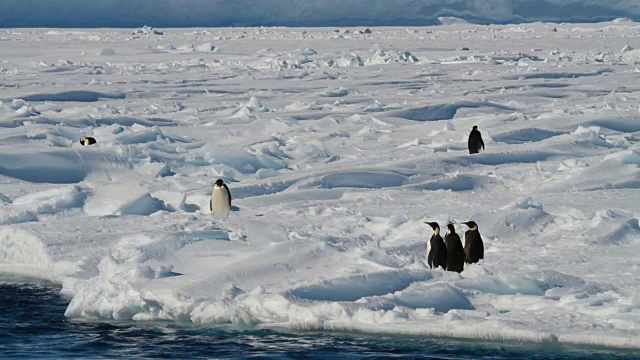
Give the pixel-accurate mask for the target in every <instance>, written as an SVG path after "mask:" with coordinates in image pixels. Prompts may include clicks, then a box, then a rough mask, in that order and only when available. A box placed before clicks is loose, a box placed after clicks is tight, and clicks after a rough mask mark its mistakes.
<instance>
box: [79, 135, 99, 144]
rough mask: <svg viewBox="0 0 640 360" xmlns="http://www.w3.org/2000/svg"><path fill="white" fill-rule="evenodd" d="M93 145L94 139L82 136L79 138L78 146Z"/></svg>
mask: <svg viewBox="0 0 640 360" xmlns="http://www.w3.org/2000/svg"><path fill="white" fill-rule="evenodd" d="M95 143H96V139H94V138H92V137H90V136H83V137H81V138H80V144H82V146H87V145H93V144H95Z"/></svg>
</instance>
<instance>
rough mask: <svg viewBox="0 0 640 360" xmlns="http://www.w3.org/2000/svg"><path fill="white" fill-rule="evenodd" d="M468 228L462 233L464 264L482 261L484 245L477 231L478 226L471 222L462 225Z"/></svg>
mask: <svg viewBox="0 0 640 360" xmlns="http://www.w3.org/2000/svg"><path fill="white" fill-rule="evenodd" d="M463 224H465V225H467V226H468V227H469V230H467V231H465V233H464V262H465V263H467V264H473V263H477V262H478V261H480V259H484V244H483V243H482V238H481V237H480V232H479V231H478V224H476V223H475V222H473V221H467V222H465V223H463Z"/></svg>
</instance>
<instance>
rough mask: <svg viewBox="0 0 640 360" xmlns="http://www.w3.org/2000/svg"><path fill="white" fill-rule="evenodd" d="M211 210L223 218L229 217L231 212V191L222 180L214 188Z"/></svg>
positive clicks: (210, 202)
mask: <svg viewBox="0 0 640 360" xmlns="http://www.w3.org/2000/svg"><path fill="white" fill-rule="evenodd" d="M209 210H211V211H213V213H214V214H216V215H218V216H223V217H227V216H229V212H231V191H229V188H228V187H227V184H225V183H224V181H223V180H222V179H218V180H216V184H215V185H214V186H213V190H212V191H211V201H209Z"/></svg>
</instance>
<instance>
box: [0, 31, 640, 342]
mask: <svg viewBox="0 0 640 360" xmlns="http://www.w3.org/2000/svg"><path fill="white" fill-rule="evenodd" d="M638 48H640V24H638V23H634V22H631V21H628V20H620V21H614V22H609V23H600V24H542V23H537V24H529V25H510V26H477V25H468V24H463V23H457V22H453V24H452V25H446V26H440V27H421V28H407V29H405V28H371V29H365V28H336V29H334V28H306V29H302V28H299V29H290V28H240V29H203V28H198V29H160V30H156V29H151V28H144V29H139V30H135V29H118V30H113V29H102V30H92V29H86V30H77V29H76V30H71V29H47V30H38V29H11V30H5V31H2V32H1V33H0V53H1V54H2V55H3V56H2V60H1V61H0V74H1V75H0V100H1V105H0V152H1V155H0V184H1V185H0V224H1V225H0V271H3V272H11V273H18V274H25V275H29V276H36V277H42V278H46V279H50V280H52V281H56V282H59V283H61V284H62V286H63V290H62V291H63V293H64V294H65V295H67V296H69V297H70V298H71V302H70V304H69V307H68V309H67V311H66V316H68V317H71V318H91V319H118V320H119V319H133V320H144V321H150V320H159V319H162V320H173V321H178V322H194V323H202V324H214V323H233V324H237V325H238V326H257V327H289V328H303V329H355V330H361V331H369V332H386V333H404V334H425V335H435V336H453V337H462V338H482V339H506V340H531V341H538V342H565V343H580V344H596V345H606V346H616V347H630V348H631V347H634V348H635V347H640V342H638V341H637V339H638V337H639V336H640V266H639V260H638V256H637V254H639V253H640V225H639V222H638V217H639V216H640V202H639V200H640V194H639V190H638V189H639V188H640V168H639V166H640V142H639V140H640V112H639V110H640V102H639V100H640V82H639V81H638V80H639V79H640V70H639V68H638V66H639V65H638V63H640V50H635V49H638ZM474 125H477V126H478V127H479V129H480V131H481V132H482V134H483V137H484V141H485V144H486V151H484V152H481V153H480V154H474V155H469V154H468V151H467V149H466V141H467V136H468V134H469V131H470V130H471V128H472V126H474ZM82 136H92V137H95V138H96V139H97V141H98V143H97V144H96V145H93V146H86V147H83V146H81V145H80V144H79V139H80V137H82ZM217 178H223V179H224V180H225V182H226V183H228V184H229V188H230V190H231V192H232V194H233V199H234V200H233V209H232V212H231V215H230V216H229V217H228V218H225V219H223V218H216V217H215V216H213V215H212V214H211V213H210V211H209V198H210V195H211V189H212V186H213V183H214V182H215V180H216V179H217ZM467 220H474V221H475V222H477V223H478V225H479V230H480V233H481V234H482V236H483V238H484V243H485V259H484V262H483V263H481V264H474V265H472V266H469V267H467V268H466V269H465V271H464V272H462V273H461V274H457V273H452V272H445V271H442V269H436V270H431V269H429V268H428V267H427V266H426V264H425V260H426V240H427V238H428V236H429V235H430V234H431V230H430V228H429V227H428V226H427V225H425V224H424V221H438V222H439V223H440V225H441V226H444V225H446V223H447V222H458V223H460V222H462V221H467ZM457 230H458V233H460V234H462V233H463V232H464V231H465V230H466V227H465V226H464V225H457Z"/></svg>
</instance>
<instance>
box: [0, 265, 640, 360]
mask: <svg viewBox="0 0 640 360" xmlns="http://www.w3.org/2000/svg"><path fill="white" fill-rule="evenodd" d="M59 290H60V288H59V287H58V286H56V285H55V284H51V283H48V282H43V281H34V280H29V279H24V278H16V277H10V276H4V275H2V276H0V358H9V357H13V358H25V357H30V358H42V357H53V358H60V357H84V358H87V357H91V358H100V357H103V358H113V357H135V358H140V357H148V358H165V357H173V358H175V357H179V358H196V357H203V358H212V357H216V358H224V357H234V358H248V357H278V358H300V357H304V358H315V359H327V358H342V359H345V358H347V359H348V358H352V359H353V358H380V357H402V358H448V359H483V358H485V359H489V358H490V359H513V358H529V359H554V358H556V359H560V358H562V359H571V358H574V359H584V358H590V359H595V358H606V359H611V358H616V359H626V358H628V359H633V358H639V357H640V353H638V352H634V353H629V352H625V351H618V350H613V349H602V348H589V347H584V346H581V347H577V346H576V347H572V346H565V345H561V344H557V345H554V346H549V345H548V344H546V345H539V344H531V343H517V342H509V343H507V342H484V341H469V340H457V339H439V338H423V337H415V336H390V335H376V334H360V333H355V334H353V333H349V334H347V333H344V332H308V331H304V332H291V331H288V330H283V331H282V332H281V331H274V330H266V329H238V328H232V327H224V326H218V327H205V326H195V325H192V324H176V323H169V322H151V323H139V322H78V321H70V320H68V319H66V318H65V317H64V315H63V314H64V310H65V309H66V306H67V304H68V299H65V298H63V297H61V296H60V295H59Z"/></svg>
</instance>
